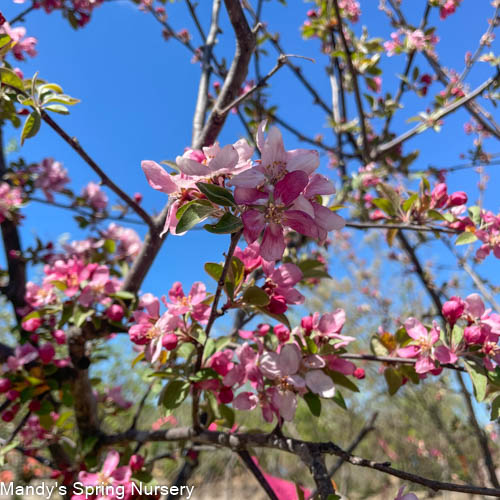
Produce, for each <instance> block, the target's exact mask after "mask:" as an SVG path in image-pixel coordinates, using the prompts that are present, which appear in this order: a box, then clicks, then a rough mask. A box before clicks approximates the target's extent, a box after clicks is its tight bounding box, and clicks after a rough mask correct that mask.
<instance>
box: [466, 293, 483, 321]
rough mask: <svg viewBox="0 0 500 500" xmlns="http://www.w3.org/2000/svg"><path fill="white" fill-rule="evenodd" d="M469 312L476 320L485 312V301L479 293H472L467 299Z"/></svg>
mask: <svg viewBox="0 0 500 500" xmlns="http://www.w3.org/2000/svg"><path fill="white" fill-rule="evenodd" d="M465 302H466V303H467V312H468V313H469V314H471V315H472V316H473V317H475V318H480V317H481V316H482V315H483V314H484V311H485V307H484V302H483V299H481V296H480V295H479V294H478V293H471V294H470V295H469V296H468V297H467V298H466V299H465Z"/></svg>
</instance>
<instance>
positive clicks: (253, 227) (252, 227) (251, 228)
mask: <svg viewBox="0 0 500 500" xmlns="http://www.w3.org/2000/svg"><path fill="white" fill-rule="evenodd" d="M241 219H242V221H243V226H244V232H243V235H244V236H245V240H246V242H247V243H248V244H251V243H253V242H254V241H255V240H256V239H257V238H258V237H259V236H260V234H261V233H262V230H263V229H264V227H265V225H266V219H265V218H264V214H263V213H262V212H259V211H258V210H247V211H246V212H245V213H244V214H243V215H242V216H241Z"/></svg>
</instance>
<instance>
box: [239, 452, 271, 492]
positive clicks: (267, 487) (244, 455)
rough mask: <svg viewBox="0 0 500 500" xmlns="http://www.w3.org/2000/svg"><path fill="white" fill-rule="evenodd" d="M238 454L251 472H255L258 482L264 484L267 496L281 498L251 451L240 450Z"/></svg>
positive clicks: (263, 487)
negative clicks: (254, 459) (253, 457)
mask: <svg viewBox="0 0 500 500" xmlns="http://www.w3.org/2000/svg"><path fill="white" fill-rule="evenodd" d="M236 453H237V454H238V456H239V457H240V458H241V460H242V461H243V463H244V464H245V465H246V466H247V468H248V469H249V470H250V472H251V473H252V474H253V476H254V477H255V479H257V482H258V483H259V484H260V485H261V486H262V489H263V490H264V491H265V492H266V494H267V496H268V497H269V498H270V499H271V500H279V499H278V497H277V496H276V493H275V492H274V490H273V489H272V487H271V485H270V484H269V483H268V482H267V479H266V478H265V477H264V474H262V471H261V470H260V468H259V467H258V466H257V464H256V463H255V462H254V461H253V460H252V457H251V456H250V453H248V451H247V450H239V451H237V452H236Z"/></svg>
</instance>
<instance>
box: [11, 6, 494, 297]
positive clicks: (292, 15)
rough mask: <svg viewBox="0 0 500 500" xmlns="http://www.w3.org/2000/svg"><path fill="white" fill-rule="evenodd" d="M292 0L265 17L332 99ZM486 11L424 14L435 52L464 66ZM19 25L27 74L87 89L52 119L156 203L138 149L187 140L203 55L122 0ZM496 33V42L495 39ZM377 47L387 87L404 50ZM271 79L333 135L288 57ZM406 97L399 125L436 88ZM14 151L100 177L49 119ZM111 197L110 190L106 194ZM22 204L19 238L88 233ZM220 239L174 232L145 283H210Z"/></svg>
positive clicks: (173, 11) (161, 286)
mask: <svg viewBox="0 0 500 500" xmlns="http://www.w3.org/2000/svg"><path fill="white" fill-rule="evenodd" d="M199 3H200V4H201V7H200V13H202V14H201V19H202V23H203V25H204V27H205V29H207V26H208V23H209V11H210V6H211V2H209V1H208V0H201V1H200V2H199ZM288 3H289V5H288V6H287V7H283V6H282V5H281V4H280V3H279V2H278V1H276V0H273V1H271V2H266V3H265V8H264V18H265V19H266V20H267V21H268V28H269V29H270V30H271V31H272V32H275V31H279V32H280V33H281V41H282V44H283V46H284V47H285V50H286V51H287V52H288V53H294V54H301V55H305V56H309V57H314V58H315V59H316V60H317V62H316V63H315V64H314V63H312V62H308V61H300V60H298V64H300V65H301V66H302V67H303V68H304V71H305V72H306V73H307V74H308V76H309V78H310V79H311V80H313V81H314V82H315V85H316V86H317V88H318V89H319V90H320V92H321V94H322V95H323V97H324V99H325V100H326V101H329V99H330V97H329V96H330V88H329V83H328V78H327V77H326V74H325V71H324V65H325V58H324V56H322V55H321V54H320V53H319V51H318V42H317V41H308V42H305V41H303V40H302V39H301V37H300V33H299V26H300V25H301V23H302V22H303V20H304V19H305V13H306V11H307V9H308V8H310V6H311V4H310V3H304V2H301V1H294V0H289V2H288ZM424 5H425V2H424V1H423V0H405V1H404V2H403V6H404V9H405V12H406V13H407V16H408V18H409V19H411V20H413V22H414V23H418V22H419V16H421V13H422V12H423V8H424ZM361 6H362V9H363V15H362V18H361V21H360V23H358V25H357V29H359V28H360V27H361V26H362V25H363V24H367V25H368V26H369V29H370V35H372V36H379V37H382V38H384V39H388V38H389V35H390V33H391V31H392V28H391V27H390V26H389V25H388V23H387V21H386V20H385V17H384V16H383V15H382V14H381V13H380V12H379V11H378V8H377V6H378V0H362V1H361ZM22 8H23V7H22V6H19V5H15V4H13V3H12V2H11V1H10V0H5V1H4V2H2V12H3V13H4V14H5V16H6V17H7V19H10V18H12V17H13V16H15V15H16V14H17V13H18V12H20V10H21V9H22ZM166 8H167V12H168V16H169V22H170V23H171V24H172V25H173V26H174V27H175V29H176V30H178V29H181V28H184V27H186V28H188V29H189V31H190V32H191V33H192V34H193V35H194V37H195V42H194V44H195V45H199V43H200V41H199V39H197V38H196V30H195V28H194V25H193V23H192V21H191V19H190V18H189V15H188V13H187V9H186V8H185V4H184V2H180V1H178V2H175V3H173V4H171V3H168V2H167V5H166ZM492 13H493V9H492V7H491V5H490V2H489V1H488V0H464V1H463V2H462V5H461V7H460V8H459V9H458V12H457V14H455V15H454V16H451V17H450V18H449V19H447V20H446V21H445V22H443V21H440V20H439V19H438V16H437V12H434V15H433V16H432V17H431V19H430V24H431V25H435V26H437V28H438V31H437V33H438V35H439V36H440V37H441V41H440V42H439V44H438V51H439V53H440V55H441V62H442V64H444V65H445V66H448V67H454V68H457V69H458V70H461V69H462V68H463V60H464V53H465V51H466V50H475V48H476V47H477V43H478V40H479V37H480V36H481V34H482V33H483V32H484V31H485V29H486V23H485V20H486V18H487V17H491V16H492ZM26 27H27V30H28V34H29V35H32V36H35V37H37V38H38V40H39V42H38V51H39V55H38V56H37V57H36V58H34V59H30V60H29V61H28V62H27V63H21V64H20V67H21V68H22V70H23V71H24V72H25V75H26V76H30V75H32V74H33V73H34V72H35V71H39V72H40V76H41V77H42V78H45V79H47V80H49V81H54V82H57V83H59V84H60V85H62V86H63V88H64V90H65V91H66V92H67V93H69V94H70V95H72V96H75V97H78V98H79V99H81V101H82V102H81V103H80V104H78V105H76V106H75V107H73V108H72V110H71V115H70V116H67V117H66V116H59V115H57V116H56V119H57V121H58V122H59V123H60V124H61V126H62V127H63V128H64V129H65V130H67V131H68V132H69V133H70V134H71V135H74V136H76V137H77V138H78V140H79V141H80V142H81V144H82V145H83V146H84V148H85V149H86V150H87V151H88V152H89V154H90V155H91V156H92V157H93V158H94V159H95V160H96V161H97V162H98V163H99V164H100V165H101V166H102V168H103V169H104V170H105V171H106V172H107V173H108V174H109V175H110V176H111V177H112V178H113V179H115V180H116V182H117V183H118V184H119V185H120V186H121V187H122V188H124V189H125V190H127V191H128V192H130V193H134V192H135V191H140V192H142V193H143V194H144V202H143V203H144V206H145V208H146V209H148V210H150V211H159V210H160V209H161V207H162V206H163V204H164V203H165V202H166V197H165V196H164V195H162V194H160V193H157V192H155V191H153V190H152V189H150V188H149V186H148V185H147V183H146V181H145V178H144V176H143V174H142V171H141V169H140V162H141V160H143V159H153V160H156V161H161V160H164V159H170V160H172V159H174V158H175V156H176V155H178V154H182V152H183V149H184V147H185V146H188V145H189V144H190V140H191V120H192V114H193V110H194V105H195V99H196V90H197V84H198V77H199V74H200V68H199V65H198V64H192V63H191V62H190V58H191V56H190V55H189V54H188V53H187V51H186V50H185V49H184V48H183V47H182V46H180V45H179V44H178V43H177V42H175V41H173V40H171V41H169V42H168V43H166V42H165V41H164V40H163V38H162V36H161V27H160V26H159V25H158V24H157V23H156V22H155V20H154V19H153V18H152V17H151V16H150V15H149V14H145V13H143V12H140V11H138V9H137V8H136V7H135V6H133V5H132V4H131V3H130V2H128V1H126V0H123V1H115V2H111V3H109V4H105V5H104V6H102V7H101V8H99V9H97V10H96V11H95V14H94V17H93V19H92V21H91V22H90V24H89V25H88V26H87V27H85V28H84V29H81V30H78V31H74V30H73V29H72V28H71V27H70V26H69V24H68V22H67V21H66V20H64V19H62V18H61V16H60V13H58V12H55V13H52V14H50V15H47V14H45V13H44V12H42V11H41V10H39V11H35V12H33V13H31V14H29V16H28V20H27V23H26ZM222 30H223V34H221V35H220V36H219V40H220V46H219V47H217V51H218V55H219V57H220V56H221V54H222V55H224V56H225V57H226V58H227V59H228V60H230V58H231V56H232V53H233V49H234V45H233V43H234V42H233V35H232V31H231V28H230V26H229V23H228V20H227V16H226V14H225V13H223V15H222ZM495 45H496V47H497V48H498V44H497V43H496V44H495ZM269 54H270V56H269V57H268V58H267V59H264V61H263V63H262V66H263V71H264V72H266V71H267V70H268V69H270V68H271V67H272V66H273V65H274V63H275V61H276V58H275V54H274V52H273V50H272V48H271V47H269ZM383 58H384V61H383V68H386V69H387V72H385V73H384V82H383V90H384V91H391V92H395V89H396V87H397V85H398V80H396V79H395V78H394V75H395V74H396V73H402V71H403V66H404V58H403V57H393V58H392V59H389V58H387V57H386V56H383ZM419 64H420V65H421V68H422V70H424V69H425V68H426V66H425V64H424V62H423V58H422V57H420V58H419ZM491 73H492V69H491V68H490V67H489V66H487V65H486V64H484V63H482V64H480V65H479V67H478V69H477V70H476V71H475V72H473V73H472V74H471V75H470V77H469V80H468V81H469V82H470V84H471V86H472V87H474V86H475V85H477V84H479V83H481V81H482V79H484V78H485V76H488V75H489V74H491ZM272 84H273V86H274V88H275V89H276V90H278V91H275V92H274V93H273V92H272V91H271V92H272V98H271V101H272V102H273V103H275V104H278V105H280V108H281V111H280V114H281V115H282V116H284V117H286V118H287V119H288V120H289V121H290V122H291V123H292V124H294V125H296V126H298V127H299V128H301V129H303V130H304V132H305V133H307V134H309V135H315V134H316V133H318V132H324V134H325V141H330V143H331V142H332V140H331V130H329V129H326V128H325V123H326V119H325V116H324V114H323V113H322V112H321V111H318V109H317V108H316V107H313V106H312V103H311V99H310V96H309V95H308V94H307V93H306V92H305V91H304V90H303V88H302V87H301V86H300V84H298V83H297V81H296V79H295V77H294V76H293V75H292V73H291V72H290V71H289V70H288V69H287V68H283V69H282V70H280V72H279V73H278V74H277V75H275V76H274V77H273V80H272ZM439 90H441V88H440V86H439V84H435V85H434V86H433V87H432V91H431V95H432V94H433V93H434V91H435V92H437V91H439ZM406 102H407V103H409V107H408V109H406V110H405V111H403V112H402V113H401V118H400V119H398V120H395V121H394V123H395V124H396V125H397V128H398V130H399V131H400V132H402V131H404V130H406V129H407V128H408V127H410V126H411V124H406V123H405V121H404V120H405V119H406V118H408V117H410V116H413V115H415V114H416V113H417V112H418V111H420V110H423V109H425V106H426V105H427V103H430V102H431V97H429V98H428V99H427V100H422V99H420V100H418V99H416V98H413V99H410V100H409V101H408V100H407V101H406ZM351 109H352V106H351ZM467 119H468V115H467V114H466V112H464V111H460V112H458V113H456V114H455V115H453V116H451V117H449V118H447V119H446V124H445V127H444V129H443V131H442V132H441V134H439V135H437V134H435V133H433V132H426V133H425V134H422V135H421V136H418V137H416V138H415V139H414V140H412V141H411V142H410V143H408V145H407V146H406V151H409V150H411V149H413V148H420V150H421V156H420V159H419V160H418V161H417V163H416V164H415V165H414V167H413V168H424V167H426V166H427V165H429V164H432V165H438V166H446V165H450V164H454V163H457V162H459V161H460V160H459V154H460V153H463V152H464V151H465V150H466V149H468V147H469V145H470V143H471V139H470V138H466V137H465V136H464V134H463V123H464V122H465V121H466V120H467ZM242 135H243V130H242V128H241V126H240V124H239V121H238V120H237V118H235V117H234V116H231V117H230V118H229V120H228V123H227V125H226V127H225V128H224V131H223V133H222V135H221V136H220V140H221V142H222V143H223V144H225V143H228V142H234V141H235V140H236V139H238V138H239V137H240V136H242ZM284 136H285V145H286V146H287V147H288V148H289V149H292V148H295V147H307V146H304V145H303V144H300V143H298V142H297V141H296V140H295V138H294V137H293V136H290V135H289V134H286V133H285V134H284ZM12 137H16V138H18V137H19V131H13V130H9V131H8V132H7V134H6V139H7V140H9V139H10V138H12ZM19 155H22V156H24V157H25V158H26V159H27V160H28V161H39V160H41V159H42V158H44V157H47V156H53V157H54V158H55V159H57V160H59V161H62V162H63V163H64V165H65V166H66V168H68V170H69V172H70V175H71V177H72V179H73V187H74V189H75V190H77V191H79V190H80V189H81V187H82V186H83V185H84V184H86V183H87V182H88V181H90V180H94V181H97V180H98V178H97V176H96V175H95V174H94V173H93V172H92V171H91V170H90V168H89V167H88V166H87V165H86V164H85V163H84V162H83V161H82V160H81V159H80V158H79V157H78V156H77V155H76V154H75V153H74V152H73V151H72V150H71V149H70V148H69V147H68V146H67V145H66V144H65V143H63V142H62V141H61V139H60V138H59V137H58V136H56V135H55V133H54V132H52V131H51V130H50V129H49V128H48V127H46V126H43V127H42V130H41V132H40V133H39V135H38V136H37V137H36V138H35V139H31V140H28V141H27V142H26V144H25V146H24V147H23V148H22V150H20V151H19V152H16V153H12V154H11V156H10V157H9V160H10V159H15V158H16V157H17V156H19ZM325 164H326V159H325V158H323V161H322V166H323V167H324V165H325ZM489 173H490V175H491V179H492V180H491V183H490V194H489V196H488V197H487V200H486V202H487V203H486V204H487V206H488V207H489V208H490V209H492V210H495V211H497V210H498V208H499V203H498V196H497V193H498V191H497V189H495V186H497V185H498V183H499V182H500V177H499V176H498V174H496V170H495V167H491V168H490V169H489ZM332 175H335V174H334V173H332ZM476 182H477V176H473V174H472V173H471V172H468V171H466V172H464V173H457V174H453V175H452V176H450V185H451V187H452V188H455V189H465V190H466V191H467V192H468V194H469V196H470V198H471V199H474V198H475V195H476V188H475V185H476ZM110 197H111V199H113V195H112V194H111V195H110ZM26 215H27V217H26V219H25V221H24V223H23V229H24V231H23V239H24V242H25V243H29V242H30V241H32V238H33V237H34V236H39V237H41V238H42V239H47V238H51V239H55V238H57V236H58V235H60V234H61V233H64V232H68V233H70V234H71V235H72V237H74V238H81V237H82V236H83V235H82V233H81V232H80V231H79V230H78V229H77V228H76V225H75V223H74V221H73V219H72V215H71V213H69V212H68V213H64V212H61V210H57V209H52V208H50V207H46V206H44V205H40V204H32V205H31V206H29V207H28V208H27V209H26ZM141 233H142V234H143V231H142V230H141ZM226 240H227V238H225V237H216V236H213V235H210V234H208V233H205V232H202V231H193V232H191V233H189V234H188V235H187V236H184V237H170V238H169V241H168V242H167V244H166V245H165V246H164V248H163V250H162V253H161V256H160V259H159V260H158V262H157V263H156V265H155V267H154V268H153V272H152V273H151V274H150V276H149V277H148V278H147V280H146V282H145V284H144V286H143V290H144V291H152V292H154V293H158V294H162V293H165V292H166V291H167V290H168V288H169V287H170V285H171V284H172V282H174V281H176V280H181V281H183V282H184V283H186V286H190V283H191V282H192V281H194V280H197V279H202V280H206V281H207V283H208V282H209V280H207V279H206V275H205V273H204V271H203V263H204V262H206V261H218V260H221V258H222V252H223V251H224V250H225V249H226V246H227V241H226ZM492 260H494V259H493V258H492V257H490V259H489V262H488V264H487V266H488V267H487V268H485V269H492V270H493V269H496V270H497V271H498V266H497V265H496V264H497V261H495V262H492ZM184 264H186V265H184Z"/></svg>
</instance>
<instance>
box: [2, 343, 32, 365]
mask: <svg viewBox="0 0 500 500" xmlns="http://www.w3.org/2000/svg"><path fill="white" fill-rule="evenodd" d="M37 358H38V350H37V349H36V347H34V346H33V345H32V344H30V343H29V342H26V343H25V344H23V345H20V346H17V347H16V348H15V349H14V355H13V356H9V357H8V358H7V366H8V368H9V370H10V371H13V372H15V371H17V370H20V369H21V368H22V367H23V366H24V365H26V364H27V363H31V362H32V361H34V360H35V359H37Z"/></svg>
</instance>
